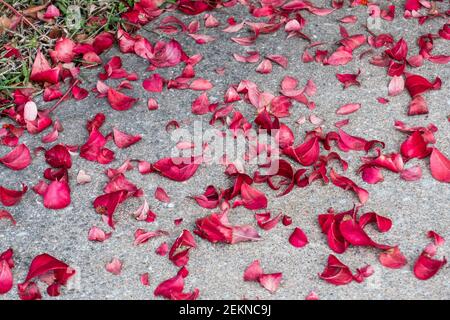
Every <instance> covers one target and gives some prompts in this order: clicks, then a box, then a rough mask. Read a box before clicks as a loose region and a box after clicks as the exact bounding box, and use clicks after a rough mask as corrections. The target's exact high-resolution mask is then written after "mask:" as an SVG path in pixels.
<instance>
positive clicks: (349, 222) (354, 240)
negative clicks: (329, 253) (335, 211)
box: [339, 215, 391, 250]
mask: <svg viewBox="0 0 450 320" xmlns="http://www.w3.org/2000/svg"><path fill="white" fill-rule="evenodd" d="M339 230H340V231H341V234H342V236H343V237H344V238H345V240H346V241H348V242H349V243H350V244H352V245H354V246H369V247H375V248H379V249H383V250H388V249H390V248H391V246H386V245H380V244H377V243H376V242H374V241H373V240H372V239H371V238H370V237H369V236H368V235H367V233H366V232H365V231H364V230H363V226H361V225H359V224H358V223H357V222H356V221H355V219H354V218H353V217H352V216H350V215H345V216H344V217H343V219H342V221H341V223H340V224H339Z"/></svg>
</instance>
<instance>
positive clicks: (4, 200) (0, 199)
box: [0, 184, 28, 221]
mask: <svg viewBox="0 0 450 320" xmlns="http://www.w3.org/2000/svg"><path fill="white" fill-rule="evenodd" d="M27 191H28V187H27V186H26V185H24V184H22V190H11V189H7V188H5V187H2V186H0V203H1V204H3V205H4V206H6V207H11V206H14V205H16V204H18V203H19V202H20V200H22V197H23V195H24V194H25V193H26V192H27ZM5 212H6V211H5ZM13 220H14V219H13ZM13 220H12V221H13Z"/></svg>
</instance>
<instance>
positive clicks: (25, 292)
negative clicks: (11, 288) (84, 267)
mask: <svg viewBox="0 0 450 320" xmlns="http://www.w3.org/2000/svg"><path fill="white" fill-rule="evenodd" d="M73 275H75V270H74V269H72V268H70V267H69V266H68V265H67V264H66V263H64V262H62V261H60V260H58V259H56V258H54V257H52V256H50V255H49V254H46V253H44V254H41V255H38V256H36V257H35V258H34V259H33V261H32V262H31V265H30V269H29V270H28V274H27V277H26V278H25V281H24V282H23V283H21V284H19V285H18V291H19V296H20V298H21V299H22V300H25V299H26V298H30V297H31V298H34V299H35V298H37V299H39V298H40V293H39V289H38V288H37V287H36V286H35V283H34V282H32V280H33V279H34V278H36V277H39V278H42V277H44V276H45V279H48V281H46V283H47V284H48V287H47V293H48V294H49V295H50V296H58V295H59V287H61V286H65V285H66V284H67V281H68V280H69V279H70V278H71V277H72V276H73ZM30 285H31V288H30V287H29V286H30ZM30 292H31V293H33V294H31V295H30Z"/></svg>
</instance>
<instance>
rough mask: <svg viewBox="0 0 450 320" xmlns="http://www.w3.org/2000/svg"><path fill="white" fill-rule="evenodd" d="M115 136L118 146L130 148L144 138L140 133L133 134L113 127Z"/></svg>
mask: <svg viewBox="0 0 450 320" xmlns="http://www.w3.org/2000/svg"><path fill="white" fill-rule="evenodd" d="M113 138H114V143H115V144H116V146H117V147H119V148H121V149H124V148H128V147H129V146H131V145H133V144H135V143H137V142H139V141H140V140H141V139H142V137H141V136H140V135H136V136H132V135H129V134H127V133H124V132H122V131H119V130H117V129H116V128H114V129H113Z"/></svg>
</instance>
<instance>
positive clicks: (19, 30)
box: [0, 0, 135, 112]
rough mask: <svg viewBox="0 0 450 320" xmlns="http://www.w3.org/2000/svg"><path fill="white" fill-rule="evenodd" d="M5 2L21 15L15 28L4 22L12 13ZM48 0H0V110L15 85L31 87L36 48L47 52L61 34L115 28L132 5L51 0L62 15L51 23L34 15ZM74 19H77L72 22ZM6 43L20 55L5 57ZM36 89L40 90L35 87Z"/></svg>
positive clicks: (87, 34)
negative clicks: (19, 56) (4, 48)
mask: <svg viewBox="0 0 450 320" xmlns="http://www.w3.org/2000/svg"><path fill="white" fill-rule="evenodd" d="M5 2H6V3H7V4H9V5H10V6H12V7H13V9H15V10H17V12H19V13H20V14H21V15H23V17H24V18H23V19H21V22H20V23H19V24H18V25H17V26H16V27H15V28H14V29H9V28H8V27H7V26H6V27H5V25H4V21H5V19H12V18H13V17H14V16H15V13H14V12H13V10H12V9H11V8H8V6H7V5H6V4H5ZM48 2H49V1H47V0H42V1H32V0H13V1H11V0H5V1H0V18H1V19H2V20H0V48H1V49H0V112H1V111H2V110H4V109H6V108H8V107H10V106H12V103H11V102H10V101H11V97H12V92H13V91H14V90H15V89H18V88H25V87H30V83H29V76H30V72H31V67H32V64H33V61H34V57H35V55H36V52H37V49H38V48H40V49H41V51H42V52H43V53H44V54H47V52H48V50H49V49H51V48H53V46H54V44H55V42H56V40H57V39H58V38H60V37H61V36H64V37H68V38H71V39H74V40H76V41H84V40H88V39H90V38H93V37H95V36H96V35H98V34H99V33H101V32H103V31H115V30H116V29H117V27H118V25H120V23H121V18H120V14H121V13H123V12H125V11H127V10H128V7H132V6H133V4H134V2H135V1H134V0H56V1H52V3H53V4H54V5H55V6H57V7H58V9H59V10H60V12H61V16H60V17H58V18H57V19H55V21H54V22H53V23H48V22H45V21H41V20H39V19H38V18H37V16H36V15H37V12H41V13H43V12H45V10H46V9H45V7H44V6H43V5H45V4H47V3H48ZM74 9H75V10H74ZM74 12H75V14H74ZM77 12H79V15H78V14H76V13H77ZM74 21H75V22H76V23H73V22H74ZM6 44H9V45H12V46H13V47H15V48H16V49H18V50H19V51H20V53H21V55H22V57H23V59H12V58H5V52H4V50H3V46H4V45H6ZM39 92H40V90H37V91H36V93H39Z"/></svg>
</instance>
